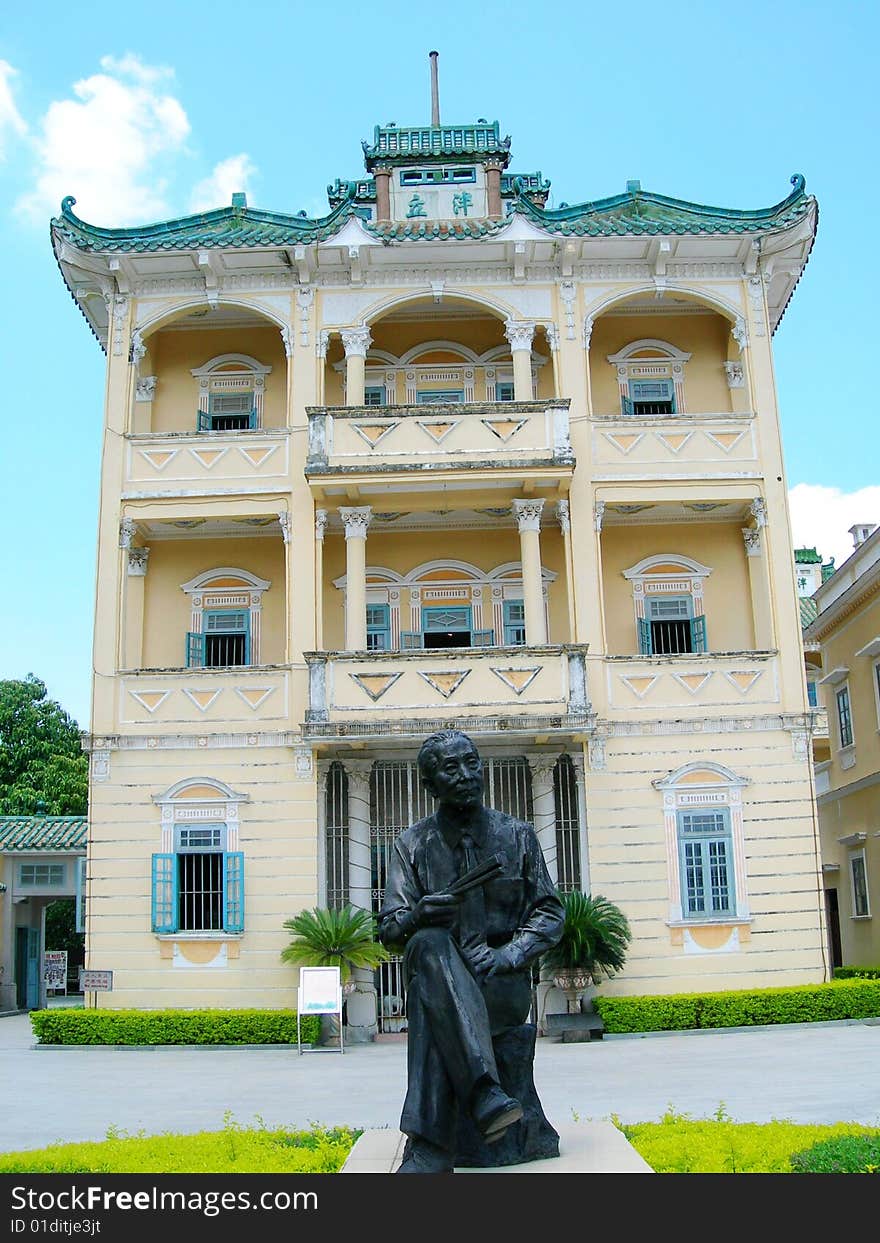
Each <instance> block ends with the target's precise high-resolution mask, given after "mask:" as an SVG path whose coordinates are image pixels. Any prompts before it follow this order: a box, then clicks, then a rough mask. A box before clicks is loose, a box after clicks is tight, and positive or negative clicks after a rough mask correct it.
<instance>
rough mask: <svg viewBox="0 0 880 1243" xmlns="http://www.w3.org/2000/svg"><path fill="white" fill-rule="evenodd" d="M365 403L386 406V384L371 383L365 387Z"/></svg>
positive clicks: (366, 404)
mask: <svg viewBox="0 0 880 1243" xmlns="http://www.w3.org/2000/svg"><path fill="white" fill-rule="evenodd" d="M364 405H365V406H384V405H385V385H384V384H370V385H368V386H367V387H366V388H365V389H364Z"/></svg>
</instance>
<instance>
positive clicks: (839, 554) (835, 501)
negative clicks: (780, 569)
mask: <svg viewBox="0 0 880 1243" xmlns="http://www.w3.org/2000/svg"><path fill="white" fill-rule="evenodd" d="M788 499H789V506H790V509H791V526H792V533H793V536H794V543H795V547H796V548H803V547H806V548H816V550H817V551H818V552H819V553H820V554H821V555H822V557H823V558H824V559H825V560H826V561H827V560H828V558H829V557H834V559H835V564H836V565H838V566H840V565H842V564H843V562H844V561H845V560H846V559H847V557H848V556H849V555H850V554H851V553H852V551H853V542H852V536H851V535H850V534H849V528H850V527H851V526H854V525H855V524H856V523H857V522H874V523H878V524H880V485H874V486H871V487H868V488H859V489H858V490H857V491H855V492H842V491H841V489H840V488H828V487H825V486H824V485H822V484H817V483H799V484H796V485H795V486H794V487H793V488H792V489H791V491H790V492H789V496H788Z"/></svg>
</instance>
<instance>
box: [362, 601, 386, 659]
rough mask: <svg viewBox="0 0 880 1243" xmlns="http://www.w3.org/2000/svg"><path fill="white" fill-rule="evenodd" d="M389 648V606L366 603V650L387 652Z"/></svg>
mask: <svg viewBox="0 0 880 1243" xmlns="http://www.w3.org/2000/svg"><path fill="white" fill-rule="evenodd" d="M390 648H391V607H390V605H388V604H368V605H367V651H368V652H387V651H389V650H390Z"/></svg>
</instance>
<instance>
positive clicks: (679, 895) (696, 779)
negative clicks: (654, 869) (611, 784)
mask: <svg viewBox="0 0 880 1243" xmlns="http://www.w3.org/2000/svg"><path fill="white" fill-rule="evenodd" d="M746 784H747V779H746V778H744V777H739V776H737V774H736V773H734V772H732V771H731V770H730V769H729V768H725V767H724V766H723V765H722V764H716V763H710V762H703V761H699V760H698V761H694V762H693V763H691V764H685V765H683V766H682V767H681V768H678V769H676V770H675V772H672V773H670V774H669V776H668V777H664V778H663V779H662V780H660V781H655V782H654V786H655V788H656V789H658V790H659V791H660V792H661V793H662V795H663V815H664V823H665V831H666V858H667V868H668V876H669V923H670V925H672V926H673V927H675V926H682V925H688V924H705V923H722V924H728V925H730V924H736V923H742V922H748V920H749V918H750V916H749V901H748V893H747V887H746V869H745V850H744V845H743V814H742V790H743V787H744V786H745V785H746ZM724 945H725V946H726V942H725V943H724ZM716 948H723V946H722V943H721V942H719V943H718V945H717V947H716ZM728 948H730V947H728Z"/></svg>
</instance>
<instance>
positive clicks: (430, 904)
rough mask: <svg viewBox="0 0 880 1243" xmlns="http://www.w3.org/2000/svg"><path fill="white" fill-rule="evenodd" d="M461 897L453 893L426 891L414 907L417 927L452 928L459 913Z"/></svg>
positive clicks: (413, 912) (414, 922) (414, 918)
mask: <svg viewBox="0 0 880 1243" xmlns="http://www.w3.org/2000/svg"><path fill="white" fill-rule="evenodd" d="M459 902H460V899H459V898H457V897H456V896H455V894H452V893H426V894H425V896H424V897H423V898H419V901H418V902H417V903H416V905H415V906H414V907H413V910H412V922H413V925H414V927H416V928H451V927H452V925H453V923H454V922H455V917H456V915H457V914H458V904H459Z"/></svg>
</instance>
